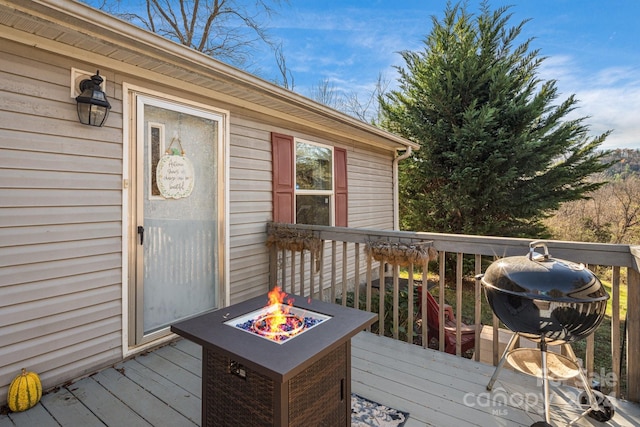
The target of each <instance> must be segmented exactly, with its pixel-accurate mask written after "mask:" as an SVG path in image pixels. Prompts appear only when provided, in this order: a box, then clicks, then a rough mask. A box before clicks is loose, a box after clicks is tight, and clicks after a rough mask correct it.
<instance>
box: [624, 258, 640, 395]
mask: <svg viewBox="0 0 640 427" xmlns="http://www.w3.org/2000/svg"><path fill="white" fill-rule="evenodd" d="M638 307H640V273H638V272H637V271H636V270H634V269H632V268H627V319H626V321H625V323H626V325H627V399H628V400H631V401H633V402H640V351H638V349H640V310H638ZM629 308H631V309H629Z"/></svg>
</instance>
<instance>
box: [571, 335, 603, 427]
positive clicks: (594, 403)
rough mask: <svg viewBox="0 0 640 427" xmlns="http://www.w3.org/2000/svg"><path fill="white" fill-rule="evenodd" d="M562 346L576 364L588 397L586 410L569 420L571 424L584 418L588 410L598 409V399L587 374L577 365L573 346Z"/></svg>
mask: <svg viewBox="0 0 640 427" xmlns="http://www.w3.org/2000/svg"><path fill="white" fill-rule="evenodd" d="M563 347H564V351H565V352H566V354H567V357H569V358H570V359H571V360H573V361H574V362H575V363H576V366H577V367H578V372H579V373H580V374H579V375H580V380H581V381H582V387H583V388H584V392H585V394H586V395H587V398H588V399H589V408H588V409H587V410H586V411H584V412H583V413H582V414H580V415H579V416H578V417H576V418H575V419H573V420H571V422H570V423H569V425H573V424H575V423H577V422H578V421H580V420H581V419H582V418H584V417H585V416H586V415H588V414H589V412H591V411H599V410H600V406H599V405H598V399H597V398H596V396H595V395H594V393H593V390H591V384H589V379H588V378H587V375H586V374H585V372H584V370H583V369H582V368H581V367H580V366H579V365H578V358H577V357H576V354H575V353H574V352H573V348H572V347H571V345H570V344H569V343H566V344H564V345H563Z"/></svg>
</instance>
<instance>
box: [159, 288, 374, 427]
mask: <svg viewBox="0 0 640 427" xmlns="http://www.w3.org/2000/svg"><path fill="white" fill-rule="evenodd" d="M288 298H289V300H290V301H292V302H293V304H292V307H290V308H291V313H292V315H294V316H296V317H297V318H300V319H302V320H301V321H302V322H303V323H308V324H309V326H308V327H306V328H304V330H302V331H299V332H298V333H297V334H296V335H293V336H290V337H287V338H286V339H284V340H279V339H278V340H275V339H271V338H270V337H268V336H264V335H259V334H256V333H254V332H253V331H252V330H251V329H252V326H251V325H248V324H247V323H251V324H256V325H259V324H260V322H262V320H261V319H260V318H259V317H260V312H261V309H263V310H262V311H264V308H265V304H266V302H267V298H266V297H265V296H261V297H256V298H253V299H250V300H248V301H244V302H242V303H239V304H235V305H232V306H230V307H225V308H222V309H219V310H216V311H213V312H209V313H205V314H203V315H200V316H197V317H194V318H191V319H188V320H184V321H182V322H179V323H176V324H174V325H172V326H171V330H172V331H173V332H175V333H177V334H178V335H181V336H183V337H185V338H186V339H188V340H191V341H193V342H195V343H196V344H199V345H201V346H202V425H203V426H249V425H250V426H282V427H284V426H304V427H308V426H315V425H326V426H349V425H350V424H351V407H350V406H351V405H350V401H351V338H352V337H353V336H354V335H355V334H357V333H358V332H360V331H361V330H363V329H364V328H366V327H367V326H370V325H371V324H373V323H374V322H375V321H376V320H377V315H376V314H374V313H369V312H365V311H360V310H356V309H353V308H349V307H343V306H340V305H335V304H329V303H325V302H322V301H317V300H310V299H308V298H306V297H301V296H297V295H290V296H288ZM263 317H264V316H263ZM250 319H253V320H250ZM296 327H299V325H298V324H297V323H296Z"/></svg>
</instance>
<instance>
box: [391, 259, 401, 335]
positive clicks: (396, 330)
mask: <svg viewBox="0 0 640 427" xmlns="http://www.w3.org/2000/svg"><path fill="white" fill-rule="evenodd" d="M399 276H400V266H399V265H398V264H395V265H394V266H393V323H392V325H393V338H394V339H396V340H397V339H398V336H399V335H398V334H399V329H400V325H399V323H400V318H399V311H400V310H399V305H400V303H399V301H400V298H398V297H399V295H398V294H399V289H400V286H399V283H398V282H399V280H398V278H399Z"/></svg>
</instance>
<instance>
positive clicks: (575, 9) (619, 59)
mask: <svg viewBox="0 0 640 427" xmlns="http://www.w3.org/2000/svg"><path fill="white" fill-rule="evenodd" d="M479 3H480V1H479V0H469V2H468V5H469V10H470V11H471V12H473V13H476V12H478V10H479V9H478V4H479ZM489 4H490V7H491V9H492V10H494V9H496V8H498V7H501V6H505V5H513V6H512V8H511V9H510V12H511V13H512V14H513V16H512V18H511V20H510V24H511V25H516V24H518V23H520V22H521V21H523V20H525V19H531V20H530V21H529V22H528V23H527V24H525V26H524V30H523V35H524V37H534V38H535V40H534V41H533V43H532V45H531V46H532V48H539V49H540V50H541V52H540V53H541V55H542V56H546V57H548V59H547V60H546V61H545V62H544V63H543V64H544V65H543V67H542V68H541V69H540V74H539V77H540V78H542V79H543V80H550V79H555V80H557V86H558V88H559V90H560V92H561V95H560V98H559V99H560V100H565V99H566V98H567V97H568V96H569V95H570V94H575V95H576V98H577V99H578V100H579V101H580V102H579V104H578V107H579V108H578V109H577V110H576V112H575V113H574V116H575V117H584V116H590V118H589V119H588V120H587V124H588V125H589V126H590V130H591V134H593V135H597V134H600V133H602V132H604V131H606V130H608V129H611V130H613V133H612V134H611V135H610V136H609V137H608V138H607V140H606V142H605V143H604V144H603V146H602V147H603V148H640V25H638V19H639V18H640V1H638V0H505V1H504V2H503V1H497V0H491V1H490V2H489ZM445 6H446V0H422V1H418V0H395V1H392V0H386V1H385V0H379V1H376V0H369V1H363V0H322V1H319V0H291V2H290V4H289V6H284V7H283V8H282V9H281V11H280V13H279V15H278V16H275V17H274V18H272V21H271V24H270V27H271V28H270V34H271V35H272V37H274V38H275V39H279V40H281V41H282V43H283V50H284V54H285V57H286V61H287V67H288V68H289V69H290V70H291V72H292V73H293V76H294V90H295V91H296V92H299V93H301V94H303V95H307V96H309V95H310V94H311V93H312V92H311V91H312V87H313V86H318V84H319V82H320V81H321V80H323V79H328V81H329V82H330V83H331V84H332V85H333V86H334V87H335V89H336V90H338V91H344V92H345V93H353V92H355V93H363V94H364V93H368V92H370V91H371V90H372V88H373V87H374V85H375V82H376V80H377V77H378V75H379V74H380V73H382V75H383V76H384V78H385V79H386V80H388V81H389V82H390V83H391V86H393V85H394V84H395V83H396V79H397V72H396V70H395V69H394V68H393V67H394V65H403V64H402V59H401V57H400V55H399V54H398V52H399V51H402V50H421V49H422V48H423V46H424V45H423V43H422V41H423V40H424V38H425V37H426V36H427V35H428V34H429V32H430V31H431V27H432V25H431V16H432V15H435V16H437V17H438V18H442V16H443V13H444V9H445ZM260 73H261V74H263V77H265V78H268V79H269V78H273V76H276V75H277V70H276V69H275V68H271V66H270V65H269V62H268V61H265V62H264V63H263V64H262V65H261V71H260Z"/></svg>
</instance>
